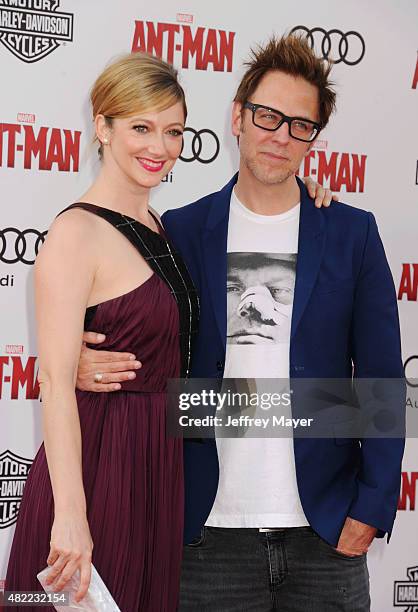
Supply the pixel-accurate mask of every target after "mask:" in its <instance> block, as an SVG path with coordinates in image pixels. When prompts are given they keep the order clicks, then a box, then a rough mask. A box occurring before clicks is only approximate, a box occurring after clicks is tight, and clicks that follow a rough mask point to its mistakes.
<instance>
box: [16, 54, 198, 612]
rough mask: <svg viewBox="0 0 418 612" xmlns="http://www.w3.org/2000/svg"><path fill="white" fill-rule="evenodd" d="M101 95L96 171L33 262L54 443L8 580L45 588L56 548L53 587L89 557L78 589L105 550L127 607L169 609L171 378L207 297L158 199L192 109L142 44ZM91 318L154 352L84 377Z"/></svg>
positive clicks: (178, 540) (177, 445)
mask: <svg viewBox="0 0 418 612" xmlns="http://www.w3.org/2000/svg"><path fill="white" fill-rule="evenodd" d="M91 102H92V107H93V116H94V121H95V127H96V134H97V138H98V140H99V141H100V148H99V154H100V156H101V158H102V164H101V169H100V172H99V175H98V177H97V179H96V181H95V182H94V183H93V185H92V186H91V187H90V189H89V190H88V191H87V192H86V193H85V194H84V196H83V197H82V198H81V201H82V203H77V204H74V205H72V206H70V207H69V208H68V209H66V211H64V212H63V214H60V215H59V216H58V217H57V219H56V220H55V221H54V223H53V224H52V227H51V229H50V231H49V233H48V238H47V240H46V242H45V245H44V247H43V248H42V253H40V255H39V257H38V259H37V262H36V266H35V287H36V310H37V329H38V341H39V363H40V367H39V382H40V385H41V393H42V406H43V418H44V438H45V442H44V445H42V446H41V448H40V450H39V452H38V454H37V456H36V459H35V461H34V463H33V466H32V468H31V471H30V475H29V478H28V481H27V484H26V488H25V494H24V498H23V500H22V505H21V510H20V514H19V520H18V524H17V527H16V533H15V537H14V541H13V546H12V550H11V555H10V561H9V567H8V573H7V578H6V588H7V590H9V591H18V590H32V591H39V590H40V585H39V583H38V582H37V579H36V574H37V573H38V572H39V571H40V570H42V569H43V568H44V567H45V566H46V563H47V561H48V564H49V565H50V566H51V572H50V575H51V577H54V578H56V582H55V583H54V590H59V589H61V588H62V587H64V586H65V584H66V582H67V581H68V580H69V579H70V577H71V576H72V574H73V573H74V572H75V571H76V569H77V568H79V569H80V572H81V583H80V588H79V590H78V593H77V599H78V600H81V599H82V597H84V595H85V594H86V591H87V589H88V586H89V582H90V575H91V570H90V567H91V565H90V561H91V559H92V562H93V564H94V565H95V567H96V569H97V570H98V572H99V574H100V575H101V577H102V578H103V580H104V582H105V583H106V585H107V587H108V589H109V590H110V592H111V594H112V596H113V598H114V599H115V601H116V603H117V604H118V606H119V607H120V609H121V610H122V611H123V612H125V611H126V612H128V611H129V612H131V611H132V612H133V611H135V610H141V612H146V611H149V612H156V611H157V610H158V611H172V610H175V609H176V604H177V596H178V584H179V571H180V560H181V551H182V522H183V481H182V478H183V473H182V441H181V439H174V438H168V437H167V436H166V432H165V417H166V414H165V411H166V397H165V393H164V392H165V386H166V381H167V379H168V378H173V377H178V376H187V375H188V371H189V366H190V352H189V350H188V346H189V340H191V336H192V335H193V333H194V331H195V330H196V326H197V318H198V298H197V295H196V292H195V290H194V288H193V285H192V283H191V280H190V278H189V275H188V273H187V270H186V269H185V266H184V264H183V263H182V261H181V260H180V258H179V257H178V256H177V255H176V254H175V253H174V252H173V249H172V247H171V245H170V244H169V243H168V242H167V240H166V237H165V235H164V231H163V229H162V228H161V225H160V223H159V220H158V218H157V217H156V216H155V215H154V214H153V213H152V212H151V211H150V210H149V207H148V205H149V194H150V189H151V188H152V187H155V186H156V185H159V184H160V182H161V179H162V178H163V177H164V176H165V175H166V174H167V173H168V172H169V171H170V170H171V168H172V167H173V164H174V163H175V161H176V159H177V158H178V156H179V155H180V152H181V148H182V133H183V129H184V123H185V120H186V112H187V111H186V105H185V99H184V93H183V90H182V88H181V87H180V85H179V84H178V82H177V77H176V71H175V70H174V68H173V67H171V66H169V65H168V64H166V63H165V62H163V61H160V60H159V59H156V58H153V57H150V56H148V55H144V54H132V55H128V56H125V57H123V58H121V59H120V60H118V61H116V62H115V63H113V64H112V65H111V66H109V67H108V68H107V69H106V70H105V71H104V72H103V73H102V74H101V75H100V76H99V78H98V79H97V81H96V83H95V85H94V86H93V89H92V93H91ZM63 322H64V323H65V324H64V325H63ZM92 325H94V327H99V328H100V329H105V330H106V334H107V340H106V348H107V349H111V350H119V351H126V350H129V351H136V350H137V347H139V345H140V346H141V351H142V354H144V353H143V351H144V350H145V352H146V354H147V360H146V364H145V365H144V367H143V368H142V369H141V370H140V375H139V376H138V377H137V378H136V380H135V381H132V382H131V383H129V382H128V383H126V384H124V385H123V386H122V390H121V391H120V392H118V393H117V394H116V395H112V396H110V395H109V394H105V393H103V394H92V393H85V392H78V391H77V392H76V391H75V373H76V370H77V363H78V359H79V355H80V348H81V337H82V333H83V329H84V328H85V327H86V329H90V328H91V326H92ZM58 330H61V331H60V332H59V333H58ZM147 364H148V367H147ZM50 542H51V544H50ZM93 544H94V548H93Z"/></svg>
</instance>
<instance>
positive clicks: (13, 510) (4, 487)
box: [0, 450, 32, 529]
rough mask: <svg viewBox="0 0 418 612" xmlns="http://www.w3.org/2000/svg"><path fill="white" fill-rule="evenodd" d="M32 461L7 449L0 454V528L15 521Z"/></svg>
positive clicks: (4, 527)
mask: <svg viewBox="0 0 418 612" xmlns="http://www.w3.org/2000/svg"><path fill="white" fill-rule="evenodd" d="M31 465H32V461H31V460H30V459H25V458H24V457H19V455H15V454H14V453H12V452H11V451H9V450H7V451H5V452H4V453H2V454H1V455H0V529H6V527H10V525H13V523H15V522H16V519H17V515H18V513H19V508H20V502H21V499H22V495H23V489H24V488H25V484H26V478H27V476H28V474H29V470H30V468H31Z"/></svg>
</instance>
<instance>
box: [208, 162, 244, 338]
mask: <svg viewBox="0 0 418 612" xmlns="http://www.w3.org/2000/svg"><path fill="white" fill-rule="evenodd" d="M237 178H238V174H236V175H235V176H234V177H233V178H232V179H231V180H230V181H229V183H228V184H227V185H225V187H224V188H223V189H222V190H221V191H218V192H217V193H215V194H214V195H213V196H212V202H211V206H210V210H209V214H208V217H207V220H206V226H205V228H204V230H203V235H202V249H203V260H204V266H205V270H206V279H207V282H208V290H209V294H210V298H211V302H212V307H213V311H214V313H215V318H216V322H217V325H218V330H219V333H220V336H221V339H222V344H223V347H224V350H226V333H227V332H226V324H227V294H226V276H227V246H228V222H229V206H230V201H231V193H232V189H233V187H234V185H235V183H236V182H237Z"/></svg>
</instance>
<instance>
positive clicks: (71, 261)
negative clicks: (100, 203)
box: [35, 210, 97, 599]
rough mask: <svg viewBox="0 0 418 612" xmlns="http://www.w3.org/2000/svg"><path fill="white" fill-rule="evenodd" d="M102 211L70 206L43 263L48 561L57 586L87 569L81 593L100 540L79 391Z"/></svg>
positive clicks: (40, 296)
mask: <svg viewBox="0 0 418 612" xmlns="http://www.w3.org/2000/svg"><path fill="white" fill-rule="evenodd" d="M93 221H94V219H93V218H92V219H89V217H88V215H87V214H86V213H85V212H83V211H77V210H73V211H69V212H67V213H65V214H64V215H63V216H62V217H59V218H58V219H56V221H55V222H54V224H53V225H52V227H51V229H50V231H49V233H48V237H47V240H46V242H45V244H44V246H43V247H42V249H41V252H40V253H39V256H38V258H37V261H36V264H35V303H36V319H37V332H38V349H39V375H38V376H39V383H40V387H41V396H42V406H43V428H44V440H45V451H46V456H47V461H48V468H49V473H50V478H51V484H52V490H53V495H54V505H55V518H54V525H53V528H52V533H51V550H50V555H49V557H48V564H49V565H51V566H52V569H51V572H50V574H49V581H50V582H53V581H54V580H55V579H56V578H57V577H58V581H57V582H56V584H55V585H54V587H55V586H56V588H57V590H59V589H61V588H62V587H63V586H64V585H65V584H66V582H68V580H69V579H70V578H71V576H72V575H73V573H74V572H75V571H76V569H80V572H81V583H80V588H79V591H78V593H77V597H78V599H81V598H82V597H84V595H85V593H86V592H87V589H88V586H89V583H90V562H91V551H92V542H91V537H90V531H89V527H88V523H87V518H86V500H85V494H84V488H83V480H82V458H81V432H80V421H79V416H78V408H77V403H76V396H75V381H76V373H77V364H78V360H79V357H80V349H81V342H82V333H83V324H84V314H85V310H86V305H87V301H88V297H89V294H90V291H91V287H92V283H93V280H94V275H95V262H96V261H97V260H96V257H95V252H94V247H92V246H90V245H91V243H92V238H91V237H92V235H94V229H93V228H92V225H93Z"/></svg>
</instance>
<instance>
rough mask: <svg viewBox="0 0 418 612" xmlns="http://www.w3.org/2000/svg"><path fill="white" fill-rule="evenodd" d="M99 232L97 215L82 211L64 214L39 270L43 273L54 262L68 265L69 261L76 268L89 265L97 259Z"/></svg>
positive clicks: (53, 229)
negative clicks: (69, 260) (46, 266)
mask: <svg viewBox="0 0 418 612" xmlns="http://www.w3.org/2000/svg"><path fill="white" fill-rule="evenodd" d="M97 229H98V224H97V217H96V215H92V214H91V213H88V212H86V211H84V210H82V209H78V208H72V209H70V210H67V211H65V212H63V213H62V214H60V215H59V216H58V217H56V218H55V219H54V221H53V222H52V224H51V226H50V228H49V230H48V234H47V237H46V240H45V244H44V245H43V246H42V247H41V249H40V252H39V255H38V257H37V259H36V264H35V268H37V269H38V270H39V268H40V267H42V266H45V265H48V263H51V261H52V260H54V261H55V263H60V264H64V263H66V265H68V258H71V261H73V262H74V263H75V264H77V263H81V262H82V263H88V260H91V259H92V257H93V255H94V251H95V248H94V244H95V240H94V238H93V237H94V235H95V233H96V232H97Z"/></svg>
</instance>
